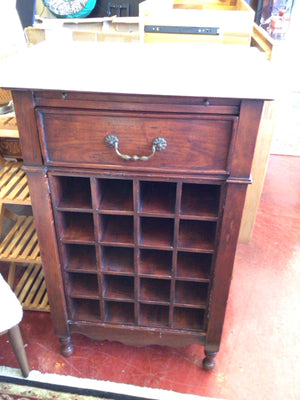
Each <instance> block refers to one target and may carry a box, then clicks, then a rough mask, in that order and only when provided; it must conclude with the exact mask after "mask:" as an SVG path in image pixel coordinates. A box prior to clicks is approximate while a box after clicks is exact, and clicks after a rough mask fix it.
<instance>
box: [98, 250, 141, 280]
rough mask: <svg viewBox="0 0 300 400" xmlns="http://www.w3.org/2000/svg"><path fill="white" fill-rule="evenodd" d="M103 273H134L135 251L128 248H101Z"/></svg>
mask: <svg viewBox="0 0 300 400" xmlns="http://www.w3.org/2000/svg"><path fill="white" fill-rule="evenodd" d="M101 254H102V262H101V265H102V271H103V272H106V273H107V272H109V273H110V274H112V273H113V274H122V275H123V274H133V273H134V249H133V248H128V247H111V246H101Z"/></svg>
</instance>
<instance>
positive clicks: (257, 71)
mask: <svg viewBox="0 0 300 400" xmlns="http://www.w3.org/2000/svg"><path fill="white" fill-rule="evenodd" d="M275 81H276V71H275V70H274V68H273V66H272V64H271V63H270V62H269V61H268V60H267V59H266V57H265V55H264V54H263V53H261V52H259V51H258V50H257V49H255V48H250V47H246V46H235V45H204V44H143V43H97V42H62V43H60V44H58V43H57V42H56V43H54V42H51V41H49V42H47V41H45V42H42V43H40V44H38V45H36V46H33V47H30V48H28V49H26V50H25V51H22V52H20V53H19V54H17V55H14V56H11V57H8V58H5V59H2V60H0V87H4V88H18V89H46V90H64V91H69V90H72V91H86V92H102V93H125V94H126V93H127V94H149V95H167V96H193V97H194V96H205V97H222V98H248V99H274V98H276V97H278V87H277V86H276V85H274V82H275Z"/></svg>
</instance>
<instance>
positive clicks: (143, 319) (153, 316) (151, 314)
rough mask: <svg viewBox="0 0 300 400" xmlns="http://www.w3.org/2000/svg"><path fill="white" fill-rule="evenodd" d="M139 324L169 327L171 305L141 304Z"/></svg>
mask: <svg viewBox="0 0 300 400" xmlns="http://www.w3.org/2000/svg"><path fill="white" fill-rule="evenodd" d="M139 315H140V318H139V324H140V325H142V326H156V327H167V326H168V325H169V307H168V306H165V305H157V304H140V314H139Z"/></svg>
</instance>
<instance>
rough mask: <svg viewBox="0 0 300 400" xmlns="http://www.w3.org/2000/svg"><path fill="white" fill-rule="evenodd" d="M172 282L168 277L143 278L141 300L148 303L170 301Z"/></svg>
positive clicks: (141, 281)
mask: <svg viewBox="0 0 300 400" xmlns="http://www.w3.org/2000/svg"><path fill="white" fill-rule="evenodd" d="M170 290H171V282H170V280H168V279H152V278H141V280H140V300H141V301H143V302H145V303H146V302H147V303H169V302H170Z"/></svg>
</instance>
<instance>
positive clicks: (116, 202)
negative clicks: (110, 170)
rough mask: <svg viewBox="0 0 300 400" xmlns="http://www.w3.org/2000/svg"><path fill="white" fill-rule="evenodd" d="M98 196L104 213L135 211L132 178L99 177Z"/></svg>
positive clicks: (99, 206) (100, 209)
mask: <svg viewBox="0 0 300 400" xmlns="http://www.w3.org/2000/svg"><path fill="white" fill-rule="evenodd" d="M96 197H97V199H98V203H99V205H98V209H99V211H100V212H102V213H106V212H107V213H112V212H116V213H118V214H120V213H128V212H129V213H131V214H132V212H133V185H132V181H130V180H125V179H124V180H123V179H97V190H96Z"/></svg>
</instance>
